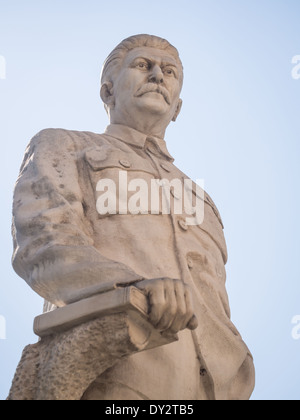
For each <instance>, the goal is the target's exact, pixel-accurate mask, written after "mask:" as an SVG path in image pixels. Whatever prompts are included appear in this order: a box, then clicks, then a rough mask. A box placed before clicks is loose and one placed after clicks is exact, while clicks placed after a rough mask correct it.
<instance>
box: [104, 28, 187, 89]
mask: <svg viewBox="0 0 300 420" xmlns="http://www.w3.org/2000/svg"><path fill="white" fill-rule="evenodd" d="M138 47H152V48H157V49H160V50H164V51H166V52H168V53H169V54H171V55H172V56H173V57H174V58H175V59H176V61H177V63H178V64H179V66H180V68H181V69H182V71H181V80H180V81H181V83H182V81H183V66H182V62H181V60H180V58H179V54H178V51H177V49H176V48H175V47H173V45H171V44H170V43H169V42H168V41H167V40H166V39H163V38H160V37H157V36H154V35H145V34H141V35H134V36H131V37H129V38H126V39H124V40H123V41H122V42H121V43H120V44H119V45H117V47H116V48H115V49H114V50H113V51H112V52H111V53H110V55H109V56H108V57H107V59H106V60H105V62H104V65H103V69H102V74H101V84H103V83H106V82H113V78H114V76H115V74H116V73H117V72H118V71H119V70H120V68H121V66H122V63H123V60H124V58H125V56H126V54H128V52H129V51H131V50H133V49H134V48H138Z"/></svg>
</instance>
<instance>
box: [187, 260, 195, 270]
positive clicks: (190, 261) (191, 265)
mask: <svg viewBox="0 0 300 420" xmlns="http://www.w3.org/2000/svg"><path fill="white" fill-rule="evenodd" d="M187 264H188V267H189V269H192V268H193V267H194V263H193V260H192V259H191V258H188V260H187Z"/></svg>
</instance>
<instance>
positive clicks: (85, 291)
mask: <svg viewBox="0 0 300 420" xmlns="http://www.w3.org/2000/svg"><path fill="white" fill-rule="evenodd" d="M69 133H70V132H67V131H66V130H55V129H49V130H44V131H42V132H40V133H39V134H38V135H37V136H35V137H34V138H33V139H32V141H31V143H30V144H29V146H28V148H27V150H26V154H25V157H24V161H23V164H22V167H21V171H20V175H19V178H18V180H17V183H16V187H15V192H14V201H13V228H12V229H13V230H12V232H13V239H14V254H13V259H12V263H13V267H14V269H15V271H16V273H17V274H18V275H19V276H20V277H22V278H23V279H24V280H25V281H26V282H27V283H28V284H29V285H30V287H31V288H32V289H33V290H34V291H36V292H37V293H38V294H39V295H41V296H42V297H44V298H45V299H46V300H48V301H49V302H51V303H53V304H55V305H57V306H63V305H64V304H67V303H71V302H75V301H77V300H80V299H82V298H83V297H86V296H90V295H92V294H95V293H97V290H98V289H99V288H101V287H103V285H105V284H106V283H126V284H128V283H134V282H136V281H139V280H141V277H140V276H139V275H138V274H136V273H135V272H134V271H133V270H132V269H130V268H129V267H127V266H126V265H124V264H121V263H119V262H115V261H112V260H109V259H107V258H105V257H104V256H103V255H101V254H100V253H99V252H98V250H97V249H96V248H95V247H94V246H93V239H92V237H93V235H92V227H91V226H90V223H89V221H88V220H87V218H86V216H85V212H84V200H83V194H82V190H81V187H80V182H79V179H78V178H79V175H78V169H77V153H78V152H77V150H76V143H75V141H74V140H73V139H72V136H71V135H70V134H69Z"/></svg>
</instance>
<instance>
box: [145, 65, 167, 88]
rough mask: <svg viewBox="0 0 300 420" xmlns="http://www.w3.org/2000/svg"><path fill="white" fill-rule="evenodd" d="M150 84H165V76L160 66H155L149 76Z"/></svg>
mask: <svg viewBox="0 0 300 420" xmlns="http://www.w3.org/2000/svg"><path fill="white" fill-rule="evenodd" d="M149 82H151V83H158V84H161V83H163V82H164V74H163V72H162V70H161V68H160V67H159V66H154V67H153V68H152V70H151V73H150V75H149Z"/></svg>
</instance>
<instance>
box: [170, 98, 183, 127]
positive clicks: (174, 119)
mask: <svg viewBox="0 0 300 420" xmlns="http://www.w3.org/2000/svg"><path fill="white" fill-rule="evenodd" d="M181 107H182V99H179V101H178V105H177V108H176V111H175V114H174V117H173V118H172V121H174V122H175V121H176V120H177V117H178V115H179V114H180V111H181Z"/></svg>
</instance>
